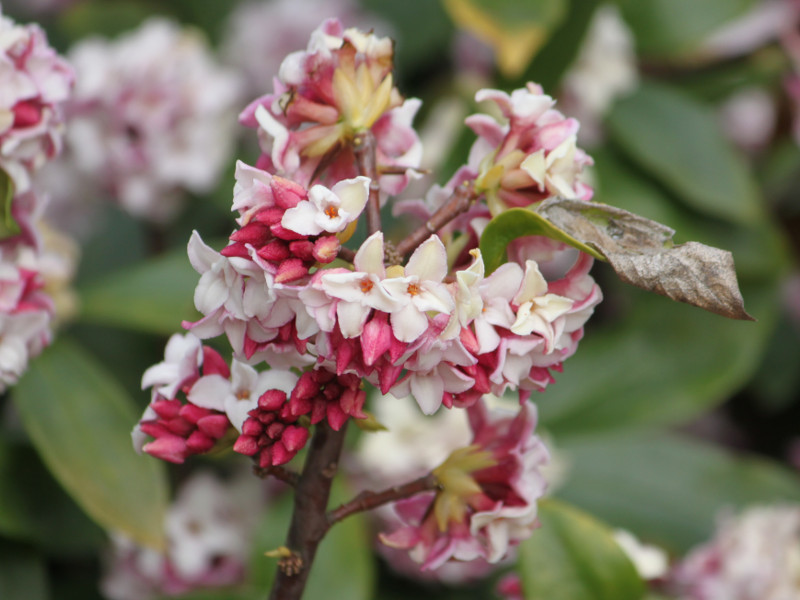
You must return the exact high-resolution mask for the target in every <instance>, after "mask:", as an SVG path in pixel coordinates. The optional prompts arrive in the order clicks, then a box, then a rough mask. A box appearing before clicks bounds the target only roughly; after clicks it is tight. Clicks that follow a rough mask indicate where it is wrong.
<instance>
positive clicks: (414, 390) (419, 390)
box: [410, 372, 444, 415]
mask: <svg viewBox="0 0 800 600" xmlns="http://www.w3.org/2000/svg"><path fill="white" fill-rule="evenodd" d="M410 383H411V395H412V396H414V399H415V400H416V401H417V404H419V407H420V408H421V409H422V412H423V413H425V414H426V415H432V414H433V413H435V412H436V411H437V410H438V409H439V407H440V406H441V405H442V395H443V394H444V382H443V381H442V378H441V377H439V374H438V373H436V372H433V373H432V374H428V375H419V374H416V373H412V374H411V377H410Z"/></svg>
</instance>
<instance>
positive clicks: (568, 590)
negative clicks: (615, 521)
mask: <svg viewBox="0 0 800 600" xmlns="http://www.w3.org/2000/svg"><path fill="white" fill-rule="evenodd" d="M539 519H540V520H541V522H542V526H541V528H540V529H538V530H536V531H535V532H534V533H533V535H532V536H531V537H530V538H529V539H528V540H526V541H525V542H523V543H522V544H520V548H519V570H520V575H521V577H522V589H523V593H524V595H525V599H526V600H639V599H640V598H642V596H643V595H644V584H643V582H642V580H641V578H640V577H639V574H638V573H637V572H636V568H635V567H634V566H633V564H632V563H631V561H630V560H629V559H628V557H627V555H626V554H625V552H624V551H623V550H622V548H620V546H619V544H617V542H616V541H615V540H614V536H613V533H612V531H611V529H609V528H608V527H606V526H605V525H603V524H601V523H600V522H598V521H596V520H595V519H593V518H592V517H590V516H589V515H587V514H585V513H583V512H581V511H579V510H577V509H575V508H572V507H570V506H567V505H565V504H563V503H561V502H558V501H556V500H545V501H542V502H541V503H540V504H539Z"/></svg>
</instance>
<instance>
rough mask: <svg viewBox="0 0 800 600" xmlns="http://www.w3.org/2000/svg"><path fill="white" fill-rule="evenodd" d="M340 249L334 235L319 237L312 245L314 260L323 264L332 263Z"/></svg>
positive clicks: (337, 239)
mask: <svg viewBox="0 0 800 600" xmlns="http://www.w3.org/2000/svg"><path fill="white" fill-rule="evenodd" d="M341 247H342V245H341V243H340V242H339V238H337V237H336V236H335V235H326V236H323V237H320V238H319V239H318V240H317V241H316V242H315V243H314V253H313V254H314V258H315V259H316V260H318V261H319V262H321V263H323V264H328V263H329V262H332V261H333V260H334V259H335V258H336V257H337V256H338V255H339V249H340V248H341Z"/></svg>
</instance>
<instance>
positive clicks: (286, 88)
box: [240, 19, 421, 194]
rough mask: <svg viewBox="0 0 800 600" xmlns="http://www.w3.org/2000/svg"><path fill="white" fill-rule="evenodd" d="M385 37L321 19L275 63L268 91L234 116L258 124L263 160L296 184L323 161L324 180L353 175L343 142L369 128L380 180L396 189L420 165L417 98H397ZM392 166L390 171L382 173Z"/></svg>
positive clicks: (389, 47) (387, 189)
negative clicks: (301, 44)
mask: <svg viewBox="0 0 800 600" xmlns="http://www.w3.org/2000/svg"><path fill="white" fill-rule="evenodd" d="M392 54H393V49H392V43H391V40H389V38H381V37H378V36H376V35H374V34H372V33H368V34H365V33H362V32H360V31H358V30H357V29H344V28H343V27H342V25H341V23H340V22H339V21H338V20H335V19H330V20H328V21H325V22H324V23H323V24H322V25H321V26H320V27H319V28H318V29H317V30H315V31H314V33H313V34H312V35H311V40H310V41H309V44H308V48H307V49H306V50H305V51H300V52H294V53H292V54H290V55H289V56H287V57H286V59H285V60H284V61H283V63H282V64H281V68H280V72H279V76H278V78H277V79H276V80H275V91H274V92H273V93H272V94H268V95H266V96H264V97H262V98H259V99H257V100H256V101H254V102H253V103H251V104H250V106H248V107H247V108H246V109H245V110H244V112H242V114H241V116H240V120H241V122H242V123H243V124H245V125H247V126H249V127H254V128H258V129H259V137H260V139H261V143H262V149H263V151H264V152H265V156H264V157H262V163H265V164H266V163H269V164H270V167H271V168H273V169H274V170H275V171H276V172H278V173H280V174H281V175H283V176H286V177H290V178H292V179H293V180H295V181H297V182H299V183H300V184H302V185H309V184H310V183H311V181H312V178H314V177H315V174H316V173H317V171H318V167H319V166H320V165H321V164H324V165H325V166H326V167H327V168H326V172H325V173H324V174H322V179H323V183H324V182H325V181H331V182H336V181H340V180H342V179H348V178H352V177H355V176H356V175H357V173H356V170H355V156H354V154H353V151H352V148H351V147H350V142H352V140H353V139H354V136H355V135H357V134H359V133H363V132H365V131H371V132H372V134H373V135H374V136H375V140H376V144H377V157H376V158H377V167H378V172H379V173H386V174H385V175H382V176H381V177H380V178H379V182H378V183H379V185H380V187H381V190H382V191H383V192H384V193H391V194H396V193H398V192H399V191H401V190H402V189H403V188H404V187H405V186H406V184H407V182H408V178H409V177H410V176H411V175H412V174H413V172H414V169H416V168H417V167H418V166H419V160H420V159H421V146H420V143H419V138H418V137H417V135H416V133H415V132H414V130H413V129H412V128H411V120H412V119H413V116H414V114H415V113H416V111H417V109H418V108H419V102H418V101H415V100H414V101H412V100H408V101H405V103H404V102H403V100H402V98H401V97H400V94H399V93H398V92H397V90H396V88H394V84H393V78H392V73H391V67H392ZM389 172H391V173H389Z"/></svg>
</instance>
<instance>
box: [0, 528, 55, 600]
mask: <svg viewBox="0 0 800 600" xmlns="http://www.w3.org/2000/svg"><path fill="white" fill-rule="evenodd" d="M0 598H2V599H3V600H47V599H48V598H50V592H49V591H48V581H47V569H46V568H45V563H44V561H43V560H42V558H41V557H40V556H38V555H37V554H36V553H35V552H33V551H32V550H30V549H28V548H25V547H24V546H19V545H17V544H9V543H7V542H4V541H3V540H0Z"/></svg>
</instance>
